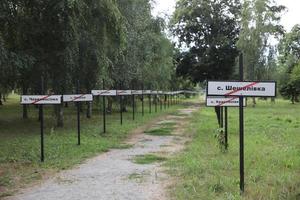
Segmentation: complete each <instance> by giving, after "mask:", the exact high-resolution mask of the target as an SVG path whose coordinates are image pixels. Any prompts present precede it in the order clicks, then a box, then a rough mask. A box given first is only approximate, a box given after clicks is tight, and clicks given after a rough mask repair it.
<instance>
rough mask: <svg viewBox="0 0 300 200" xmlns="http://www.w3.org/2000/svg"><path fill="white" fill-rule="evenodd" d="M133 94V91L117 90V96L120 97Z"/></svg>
mask: <svg viewBox="0 0 300 200" xmlns="http://www.w3.org/2000/svg"><path fill="white" fill-rule="evenodd" d="M131 94H132V92H131V90H117V95H120V96H122V95H131Z"/></svg>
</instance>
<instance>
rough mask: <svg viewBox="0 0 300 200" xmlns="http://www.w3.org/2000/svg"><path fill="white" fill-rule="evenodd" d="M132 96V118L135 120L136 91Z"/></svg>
mask: <svg viewBox="0 0 300 200" xmlns="http://www.w3.org/2000/svg"><path fill="white" fill-rule="evenodd" d="M131 98H132V120H135V116H134V112H135V102H134V101H135V98H134V93H133V94H132V95H131Z"/></svg>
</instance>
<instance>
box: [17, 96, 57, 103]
mask: <svg viewBox="0 0 300 200" xmlns="http://www.w3.org/2000/svg"><path fill="white" fill-rule="evenodd" d="M61 96H62V95H22V96H21V104H34V105H39V104H61Z"/></svg>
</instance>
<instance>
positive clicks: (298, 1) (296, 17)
mask: <svg viewBox="0 0 300 200" xmlns="http://www.w3.org/2000/svg"><path fill="white" fill-rule="evenodd" d="M276 1H277V2H278V4H281V5H284V6H286V7H287V11H286V12H285V13H284V14H283V16H282V19H281V24H282V25H283V26H284V27H285V29H286V30H287V31H290V30H291V28H292V27H293V26H294V25H295V24H297V23H298V24H300V10H299V9H300V0H276ZM155 2H156V3H155V4H154V5H153V6H154V8H153V10H152V14H153V15H155V16H157V15H159V16H162V17H163V16H164V15H166V14H167V15H171V14H172V13H173V11H174V9H175V2H176V0H155Z"/></svg>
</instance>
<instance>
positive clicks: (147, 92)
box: [143, 90, 151, 94]
mask: <svg viewBox="0 0 300 200" xmlns="http://www.w3.org/2000/svg"><path fill="white" fill-rule="evenodd" d="M143 94H151V90H143Z"/></svg>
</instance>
